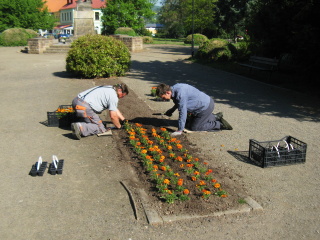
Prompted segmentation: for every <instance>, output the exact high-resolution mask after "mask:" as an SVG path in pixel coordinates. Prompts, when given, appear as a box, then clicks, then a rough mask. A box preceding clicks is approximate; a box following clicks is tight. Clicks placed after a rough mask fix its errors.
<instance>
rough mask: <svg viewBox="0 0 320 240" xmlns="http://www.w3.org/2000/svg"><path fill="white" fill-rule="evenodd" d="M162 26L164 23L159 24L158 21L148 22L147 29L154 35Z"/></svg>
mask: <svg viewBox="0 0 320 240" xmlns="http://www.w3.org/2000/svg"><path fill="white" fill-rule="evenodd" d="M161 28H163V25H162V24H158V23H149V24H146V29H147V30H148V31H150V32H151V33H152V36H154V35H155V34H157V32H158V30H159V29H161Z"/></svg>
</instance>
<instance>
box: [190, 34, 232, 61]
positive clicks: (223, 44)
mask: <svg viewBox="0 0 320 240" xmlns="http://www.w3.org/2000/svg"><path fill="white" fill-rule="evenodd" d="M233 53H235V47H234V46H233V45H232V44H230V43H228V41H226V40H223V39H211V40H209V41H207V42H204V43H203V44H202V45H201V46H200V47H199V50H198V52H197V54H196V56H195V57H196V58H197V59H201V60H205V61H229V60H231V59H232V57H233Z"/></svg>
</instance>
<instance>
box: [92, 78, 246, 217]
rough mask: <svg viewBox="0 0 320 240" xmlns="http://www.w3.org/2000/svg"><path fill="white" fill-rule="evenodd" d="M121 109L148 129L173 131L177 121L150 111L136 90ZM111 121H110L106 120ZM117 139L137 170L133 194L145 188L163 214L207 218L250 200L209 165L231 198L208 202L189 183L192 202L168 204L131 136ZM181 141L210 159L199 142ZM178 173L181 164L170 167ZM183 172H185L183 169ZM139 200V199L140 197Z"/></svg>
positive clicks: (111, 81) (120, 134)
mask: <svg viewBox="0 0 320 240" xmlns="http://www.w3.org/2000/svg"><path fill="white" fill-rule="evenodd" d="M116 83H118V82H117V80H116V79H99V80H96V85H103V84H104V85H107V84H116ZM119 109H120V111H121V112H122V113H123V115H124V116H125V117H126V119H129V120H130V121H131V122H132V123H140V124H143V127H144V128H147V129H151V127H155V128H160V127H165V128H167V129H168V131H170V126H171V127H172V126H175V125H176V122H177V121H170V122H168V120H166V119H163V118H162V117H161V116H155V115H152V113H153V112H152V111H151V110H150V109H149V108H148V106H147V104H145V103H144V102H143V101H142V100H141V99H139V98H138V97H137V96H136V95H135V93H134V92H133V91H131V92H129V95H127V96H126V97H125V98H123V99H120V101H119ZM106 120H107V121H108V119H106ZM113 138H114V139H115V140H116V141H117V146H118V147H119V150H120V151H121V152H122V155H123V158H122V160H123V161H126V162H127V163H128V165H129V166H131V167H132V168H133V169H134V172H135V175H136V176H135V177H134V179H132V181H129V182H130V186H129V188H130V190H131V191H132V193H133V194H137V195H138V193H137V190H138V189H144V190H145V192H146V193H147V194H148V196H149V200H150V202H149V204H150V205H151V206H152V207H153V208H154V209H155V210H156V211H157V212H158V213H159V214H160V215H168V214H173V215H180V214H188V215H207V214H211V213H214V212H218V211H224V210H227V209H236V208H238V207H239V206H240V204H241V203H239V200H240V199H243V198H244V197H246V193H245V191H244V186H242V185H241V184H239V183H238V182H236V180H234V178H233V176H232V175H230V174H229V173H228V171H227V170H226V169H223V168H221V167H219V168H216V167H215V166H207V167H208V168H209V169H212V170H213V175H214V178H215V179H216V180H217V181H218V182H219V183H220V184H221V187H222V189H223V190H224V191H226V192H227V194H228V197H226V198H222V197H219V196H216V195H211V196H210V197H209V198H208V199H203V198H202V197H201V194H200V193H199V190H197V189H196V187H195V184H194V183H193V182H191V181H190V180H189V181H185V182H189V185H188V188H189V190H190V192H191V193H193V194H191V195H190V200H188V201H183V202H182V201H175V202H174V203H173V204H168V203H166V202H165V201H164V200H163V199H161V198H160V194H159V193H158V191H157V189H156V188H155V185H156V184H155V183H154V181H152V180H151V179H150V175H149V174H148V172H147V171H146V170H145V168H144V167H143V166H142V162H141V160H140V159H138V158H136V157H137V155H136V154H135V153H134V151H133V150H132V147H131V146H130V144H127V140H128V134H127V133H126V131H125V130H124V129H121V130H119V131H113ZM178 139H179V140H180V141H181V144H182V145H183V146H184V148H186V149H188V153H189V154H190V155H192V156H193V157H194V158H199V159H200V161H205V159H206V157H205V156H203V155H202V154H201V153H200V152H199V151H198V149H197V145H196V144H195V143H190V142H189V141H188V139H187V138H186V137H185V135H182V136H179V137H178ZM170 166H171V167H172V169H173V171H174V172H178V170H179V169H178V167H177V165H170ZM180 171H181V170H180ZM136 197H137V198H139V196H136Z"/></svg>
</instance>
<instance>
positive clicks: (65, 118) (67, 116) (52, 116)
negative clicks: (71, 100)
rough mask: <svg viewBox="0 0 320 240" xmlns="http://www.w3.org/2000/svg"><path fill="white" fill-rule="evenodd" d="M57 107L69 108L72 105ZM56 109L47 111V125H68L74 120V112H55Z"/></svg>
mask: <svg viewBox="0 0 320 240" xmlns="http://www.w3.org/2000/svg"><path fill="white" fill-rule="evenodd" d="M59 108H60V109H70V108H72V105H60V106H59ZM59 108H58V109H59ZM58 109H57V110H58ZM57 110H56V111H54V112H47V117H48V125H47V126H48V127H62V128H64V127H70V125H71V123H72V122H75V121H76V114H75V113H74V112H57Z"/></svg>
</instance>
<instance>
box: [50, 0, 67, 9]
mask: <svg viewBox="0 0 320 240" xmlns="http://www.w3.org/2000/svg"><path fill="white" fill-rule="evenodd" d="M44 1H45V0H44ZM66 2H67V0H46V3H45V5H46V6H47V7H48V10H49V12H59V10H60V8H62V7H63V6H64V5H66Z"/></svg>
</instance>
